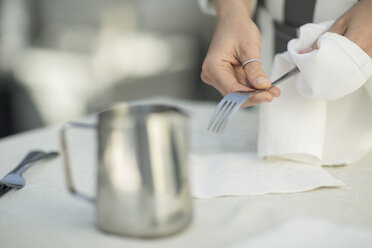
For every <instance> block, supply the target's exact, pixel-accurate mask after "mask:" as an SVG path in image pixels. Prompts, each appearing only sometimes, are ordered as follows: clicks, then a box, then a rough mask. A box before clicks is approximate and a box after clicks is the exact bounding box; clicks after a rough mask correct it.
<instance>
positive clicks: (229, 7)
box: [213, 0, 252, 19]
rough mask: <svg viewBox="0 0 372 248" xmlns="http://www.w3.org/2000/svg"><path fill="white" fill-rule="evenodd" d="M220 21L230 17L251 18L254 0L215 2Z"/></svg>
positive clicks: (217, 0) (218, 0) (222, 0)
mask: <svg viewBox="0 0 372 248" xmlns="http://www.w3.org/2000/svg"><path fill="white" fill-rule="evenodd" d="M213 1H214V5H215V7H216V11H217V17H218V19H225V18H226V17H229V16H243V17H247V18H250V17H251V8H252V0H213Z"/></svg>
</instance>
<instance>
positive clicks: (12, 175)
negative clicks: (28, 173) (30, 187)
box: [0, 151, 58, 197]
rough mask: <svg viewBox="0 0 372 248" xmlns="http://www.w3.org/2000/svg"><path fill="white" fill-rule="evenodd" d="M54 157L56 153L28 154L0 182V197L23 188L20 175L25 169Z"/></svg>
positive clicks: (23, 181) (24, 182)
mask: <svg viewBox="0 0 372 248" xmlns="http://www.w3.org/2000/svg"><path fill="white" fill-rule="evenodd" d="M56 156H58V152H49V153H45V152H42V151H31V152H29V153H28V154H27V155H26V157H25V158H24V159H23V160H22V162H21V163H19V165H18V166H17V167H15V168H14V169H13V170H12V171H11V172H9V173H8V174H6V176H5V177H3V178H2V179H1V180H0V197H1V196H3V195H4V194H6V193H7V192H8V191H9V190H11V189H21V188H23V187H24V186H25V184H26V181H25V179H24V178H23V176H22V173H23V172H24V171H25V170H26V169H28V168H30V166H31V165H32V164H33V163H35V162H36V161H39V160H42V159H49V158H54V157H56Z"/></svg>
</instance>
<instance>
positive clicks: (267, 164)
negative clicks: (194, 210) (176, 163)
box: [190, 152, 344, 198]
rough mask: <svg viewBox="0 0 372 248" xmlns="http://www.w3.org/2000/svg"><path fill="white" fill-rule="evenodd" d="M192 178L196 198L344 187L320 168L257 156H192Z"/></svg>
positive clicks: (225, 154) (235, 154)
mask: <svg viewBox="0 0 372 248" xmlns="http://www.w3.org/2000/svg"><path fill="white" fill-rule="evenodd" d="M190 178H191V188H192V194H193V196H194V197H196V198H213V197H219V196H239V195H261V194H267V193H293V192H302V191H308V190H312V189H315V188H319V187H336V186H341V185H344V184H343V182H342V181H340V180H338V179H335V178H333V177H332V176H331V175H330V174H329V173H328V172H327V171H326V170H325V169H323V168H322V167H320V166H313V165H309V164H304V163H298V162H291V161H285V160H275V161H270V160H262V159H260V158H259V157H258V156H257V154H256V153H233V152H231V153H221V154H209V155H192V156H191V177H190Z"/></svg>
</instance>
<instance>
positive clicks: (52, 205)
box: [0, 98, 372, 248]
mask: <svg viewBox="0 0 372 248" xmlns="http://www.w3.org/2000/svg"><path fill="white" fill-rule="evenodd" d="M147 101H148V102H161V103H169V104H174V105H178V106H181V107H183V108H185V109H186V110H187V111H189V113H190V116H191V151H192V152H194V153H199V154H203V153H216V152H222V151H224V152H226V151H237V152H240V151H247V150H250V151H254V150H255V142H256V135H257V113H256V112H257V110H256V109H250V110H245V111H240V112H239V113H238V114H237V115H236V116H235V118H234V119H233V121H232V123H231V125H230V128H228V129H227V131H226V132H225V133H224V134H223V135H221V136H218V135H214V134H211V133H208V132H207V131H206V130H205V127H206V125H207V122H208V119H209V116H210V115H211V113H212V112H213V110H214V108H215V106H216V105H215V104H214V103H206V102H197V101H184V100H176V99H169V98H156V99H151V100H147ZM83 121H85V122H94V117H88V118H84V119H83ZM60 127H61V125H60V124H58V125H53V126H48V127H44V128H41V129H37V130H33V131H30V132H25V133H21V134H18V135H14V136H11V137H8V138H4V139H1V140H0V175H5V174H6V173H7V172H8V171H9V170H11V169H12V168H13V167H14V166H15V165H16V164H17V163H18V162H19V161H20V160H21V159H22V158H23V156H24V155H25V154H26V153H27V152H28V151H30V150H31V149H35V148H37V149H44V150H46V151H49V150H59V130H60ZM69 138H70V140H69V144H70V149H71V151H72V154H71V157H72V158H73V159H72V166H73V173H74V175H75V176H74V177H75V181H76V182H77V183H78V185H79V188H82V189H84V190H85V191H87V192H89V193H90V194H92V193H93V192H94V182H93V181H94V180H93V178H95V172H94V171H95V168H94V164H95V158H94V157H93V156H92V153H93V151H94V149H95V145H94V134H93V133H92V132H91V131H89V130H87V131H82V130H72V131H71V132H70V133H69ZM62 166H63V165H62V159H61V158H60V157H59V158H57V159H54V160H51V161H47V162H44V163H39V164H36V165H35V166H34V167H33V168H31V169H30V170H28V171H27V172H26V173H25V178H26V187H25V188H23V189H21V190H19V191H12V192H9V193H8V194H6V195H5V196H3V197H2V198H0V241H1V247H6V248H13V247H55V248H57V247H61V248H62V247H63V248H66V247H91V248H94V247H106V248H109V247H229V246H231V245H234V244H237V243H239V241H241V240H244V239H249V238H251V237H252V238H253V237H256V236H257V235H262V234H264V233H267V232H269V231H270V230H273V229H274V228H276V227H278V226H280V225H282V224H283V223H285V222H287V221H289V220H293V219H296V218H308V219H323V220H327V221H331V222H333V223H336V224H337V225H339V226H344V227H348V226H352V227H356V228H362V229H364V230H367V231H369V232H371V235H372V190H371V189H372V153H369V154H368V155H367V156H365V157H364V158H362V159H361V160H360V161H358V163H356V164H353V165H351V166H340V167H331V168H327V171H328V172H329V173H331V174H332V175H333V176H335V177H337V178H339V179H341V180H343V181H344V182H345V184H346V186H344V187H340V188H322V189H317V190H313V191H309V192H304V193H293V194H270V195H262V196H243V197H222V198H215V199H210V200H197V199H195V200H194V219H193V223H192V225H191V226H190V227H189V228H188V229H187V230H186V231H185V232H183V233H181V234H179V235H175V236H172V237H169V238H163V239H158V240H138V239H132V238H125V237H119V236H114V235H109V234H105V233H103V232H101V231H99V230H98V229H97V228H96V227H95V223H94V221H95V220H94V219H95V211H94V207H93V206H92V205H91V204H89V203H88V202H84V201H81V200H79V199H77V198H74V197H73V196H71V195H70V194H69V193H68V192H67V189H66V184H65V181H64V180H65V178H64V171H63V167H62Z"/></svg>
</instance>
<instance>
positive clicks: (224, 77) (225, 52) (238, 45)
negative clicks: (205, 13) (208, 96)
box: [201, 0, 280, 107]
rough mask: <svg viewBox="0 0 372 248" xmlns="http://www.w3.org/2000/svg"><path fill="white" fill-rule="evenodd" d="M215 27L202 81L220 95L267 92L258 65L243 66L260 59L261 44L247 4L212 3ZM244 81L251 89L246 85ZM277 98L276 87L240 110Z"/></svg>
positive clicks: (246, 1)
mask: <svg viewBox="0 0 372 248" xmlns="http://www.w3.org/2000/svg"><path fill="white" fill-rule="evenodd" d="M214 2H215V5H216V9H217V13H218V22H217V27H216V30H215V33H214V36H213V39H212V42H211V44H210V47H209V50H208V54H207V56H206V58H205V60H204V63H203V67H202V73H201V78H202V80H203V81H204V82H205V83H207V84H210V85H212V86H213V87H215V88H216V89H217V90H218V91H219V92H220V93H221V94H222V95H227V94H229V93H231V92H233V91H252V90H253V89H266V88H269V87H270V86H271V83H270V81H269V79H268V78H267V76H266V75H265V73H264V71H263V70H262V67H261V64H260V63H259V62H250V63H248V64H247V65H246V66H245V67H244V69H243V68H242V67H241V65H242V63H243V62H244V61H246V60H248V59H257V58H260V48H261V40H260V33H259V30H258V28H257V26H256V25H255V24H254V22H253V21H252V20H251V18H250V6H251V4H250V0H215V1H214ZM245 78H247V80H248V82H249V83H250V85H251V86H252V87H254V88H251V87H248V86H247V85H246V83H245ZM279 95H280V90H279V89H278V88H276V87H273V88H272V89H270V90H268V91H265V92H261V93H258V94H254V95H253V96H252V97H251V98H250V99H248V100H247V101H246V102H245V103H244V104H243V107H247V106H251V105H255V104H258V103H261V102H271V101H272V100H273V98H274V97H278V96H279Z"/></svg>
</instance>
